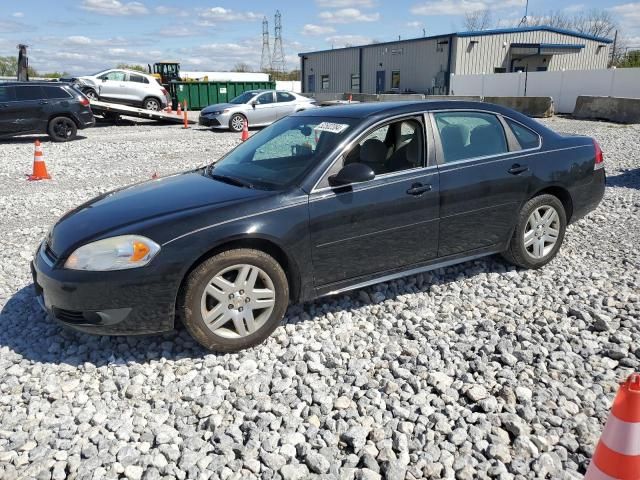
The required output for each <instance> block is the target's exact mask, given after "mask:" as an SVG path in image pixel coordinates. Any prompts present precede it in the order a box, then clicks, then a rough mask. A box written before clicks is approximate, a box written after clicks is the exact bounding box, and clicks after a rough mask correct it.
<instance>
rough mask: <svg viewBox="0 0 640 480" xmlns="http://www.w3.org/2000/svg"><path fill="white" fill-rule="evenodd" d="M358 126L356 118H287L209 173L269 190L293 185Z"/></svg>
mask: <svg viewBox="0 0 640 480" xmlns="http://www.w3.org/2000/svg"><path fill="white" fill-rule="evenodd" d="M357 122H359V120H358V119H353V118H330V117H319V116H309V117H303V116H291V117H285V118H283V119H282V120H279V121H277V122H276V123H274V124H272V125H271V126H269V127H267V128H265V129H264V130H262V131H260V132H258V133H257V134H255V135H253V136H252V137H251V138H249V140H247V141H246V142H244V143H242V144H240V145H239V146H238V147H237V148H236V149H235V150H232V151H231V152H229V154H227V156H225V157H224V158H223V159H222V160H220V161H219V162H217V163H216V164H215V165H214V166H213V168H210V169H209V172H210V173H211V174H213V175H217V176H227V177H233V178H235V179H239V180H241V181H242V182H243V183H247V184H250V185H252V186H254V187H255V188H262V189H267V190H275V189H280V188H282V187H285V186H290V185H293V184H295V183H297V182H298V181H300V180H301V179H302V178H303V177H304V175H305V174H306V173H307V172H309V171H310V170H311V169H312V168H314V167H315V166H316V165H318V163H319V162H322V161H323V160H324V159H325V158H326V156H327V154H328V153H330V152H332V151H333V150H334V149H335V148H336V147H337V145H338V144H339V143H340V142H342V141H343V140H344V138H345V136H346V135H347V134H348V133H349V132H350V131H351V129H352V127H353V126H354V125H355V124H356V123H357Z"/></svg>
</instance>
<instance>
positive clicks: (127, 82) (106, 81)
mask: <svg viewBox="0 0 640 480" xmlns="http://www.w3.org/2000/svg"><path fill="white" fill-rule="evenodd" d="M76 81H77V82H78V83H79V84H80V88H81V89H82V92H83V93H84V94H85V95H86V96H87V97H88V98H89V100H101V101H105V102H114V103H125V104H129V105H135V106H141V107H142V108H144V109H146V110H162V109H163V108H165V107H166V106H167V105H169V102H171V98H170V97H169V92H168V91H167V89H166V88H164V87H163V86H162V85H160V84H159V83H158V80H157V79H156V78H155V77H153V76H152V75H147V74H145V73H141V72H136V71H134V70H122V69H110V70H104V71H102V72H98V73H96V74H95V75H89V76H86V77H78V78H77V79H76Z"/></svg>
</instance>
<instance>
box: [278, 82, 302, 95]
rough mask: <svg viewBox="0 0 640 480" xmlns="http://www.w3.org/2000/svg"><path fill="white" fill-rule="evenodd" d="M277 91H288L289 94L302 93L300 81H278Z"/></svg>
mask: <svg viewBox="0 0 640 480" xmlns="http://www.w3.org/2000/svg"><path fill="white" fill-rule="evenodd" d="M276 90H286V91H288V92H295V93H300V92H302V85H301V83H300V80H276Z"/></svg>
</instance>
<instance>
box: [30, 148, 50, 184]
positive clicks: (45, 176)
mask: <svg viewBox="0 0 640 480" xmlns="http://www.w3.org/2000/svg"><path fill="white" fill-rule="evenodd" d="M50 179H51V177H50V176H49V173H48V172H47V166H46V165H45V163H44V152H43V151H42V145H40V140H36V143H35V151H34V153H33V173H32V174H31V175H29V176H28V177H27V180H29V181H32V180H50Z"/></svg>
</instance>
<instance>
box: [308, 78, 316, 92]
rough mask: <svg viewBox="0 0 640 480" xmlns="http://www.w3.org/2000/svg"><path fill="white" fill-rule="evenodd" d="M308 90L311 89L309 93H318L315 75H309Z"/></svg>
mask: <svg viewBox="0 0 640 480" xmlns="http://www.w3.org/2000/svg"><path fill="white" fill-rule="evenodd" d="M307 88H308V89H309V92H315V91H316V76H315V75H309V76H308V77H307Z"/></svg>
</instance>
